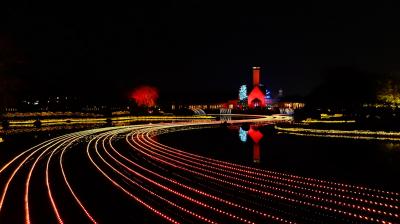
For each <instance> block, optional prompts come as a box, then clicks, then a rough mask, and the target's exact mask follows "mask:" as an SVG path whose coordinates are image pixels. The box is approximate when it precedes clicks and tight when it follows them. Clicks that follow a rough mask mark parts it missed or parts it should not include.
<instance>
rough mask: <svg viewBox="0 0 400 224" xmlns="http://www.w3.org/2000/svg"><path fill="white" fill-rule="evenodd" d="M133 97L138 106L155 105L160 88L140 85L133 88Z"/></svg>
mask: <svg viewBox="0 0 400 224" xmlns="http://www.w3.org/2000/svg"><path fill="white" fill-rule="evenodd" d="M132 98H133V99H134V100H135V102H136V104H137V105H138V106H144V107H154V106H156V103H157V99H158V90H157V88H155V87H152V86H140V87H138V88H136V89H134V90H133V92H132Z"/></svg>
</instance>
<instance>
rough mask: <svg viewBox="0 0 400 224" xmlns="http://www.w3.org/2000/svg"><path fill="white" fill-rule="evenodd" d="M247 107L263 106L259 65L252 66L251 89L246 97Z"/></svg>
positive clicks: (263, 96)
mask: <svg viewBox="0 0 400 224" xmlns="http://www.w3.org/2000/svg"><path fill="white" fill-rule="evenodd" d="M247 103H248V107H249V108H251V109H255V108H265V107H266V102H265V91H263V90H262V88H261V84H260V67H253V89H252V91H251V92H250V94H249V96H248V98H247Z"/></svg>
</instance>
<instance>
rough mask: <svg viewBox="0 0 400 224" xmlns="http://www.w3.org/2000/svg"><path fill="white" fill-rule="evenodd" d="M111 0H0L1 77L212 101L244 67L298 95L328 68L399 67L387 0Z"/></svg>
mask: <svg viewBox="0 0 400 224" xmlns="http://www.w3.org/2000/svg"><path fill="white" fill-rule="evenodd" d="M54 2H59V1H54ZM81 2H83V1H81ZM112 2H113V1H108V2H107V4H103V5H102V3H93V4H89V3H87V4H83V3H80V4H77V5H72V4H70V5H69V4H62V3H53V4H48V3H46V4H42V5H41V4H40V3H37V2H35V3H34V4H33V3H32V4H28V3H22V2H18V3H17V2H15V3H11V4H13V5H9V6H6V5H4V6H2V7H1V13H0V19H1V21H0V25H1V26H0V50H1V51H2V52H1V54H0V60H2V61H0V66H3V67H6V66H8V67H12V68H13V69H11V71H8V70H10V69H8V70H7V72H3V73H2V74H0V76H2V77H3V76H4V77H5V76H7V75H8V76H13V78H17V79H19V80H21V81H22V82H25V83H27V82H28V83H29V84H30V85H31V84H35V87H36V88H35V89H34V90H32V88H30V92H31V93H32V92H37V93H40V94H67V95H92V96H96V95H98V96H105V95H120V96H121V95H124V94H126V93H127V92H128V91H129V90H131V89H132V88H134V87H135V86H138V85H141V84H151V85H154V86H156V87H158V88H159V89H160V90H161V95H164V96H168V97H178V98H184V97H189V96H190V97H192V96H193V97H195V96H198V95H204V96H207V97H208V98H209V97H215V98H216V99H217V98H231V97H236V95H237V92H238V89H239V86H240V85H241V84H246V83H247V84H250V80H251V66H261V67H262V81H263V83H264V84H266V86H267V87H268V88H270V89H272V90H273V91H274V92H276V91H277V90H278V89H279V88H282V89H283V90H284V92H285V93H287V94H300V95H306V94H307V93H308V92H310V91H311V90H312V88H314V87H315V86H316V85H318V84H319V83H320V82H321V75H320V74H321V71H323V70H324V69H328V68H331V67H341V66H351V67H355V68H357V69H361V70H365V71H368V72H376V73H394V74H397V73H399V72H400V23H399V22H400V18H399V17H400V13H399V8H398V7H397V6H396V5H393V4H391V3H388V2H383V1H376V2H375V4H370V5H369V4H367V3H365V2H362V1H360V2H359V3H352V4H349V3H348V2H350V1H343V4H342V3H337V1H315V2H313V3H311V2H309V3H305V2H304V1H297V3H294V2H289V1H277V2H280V3H269V2H272V1H260V2H262V4H261V3H259V4H256V3H250V1H240V2H241V3H240V4H239V3H232V2H231V1H226V2H224V3H222V2H220V1H209V2H207V1H190V2H191V3H189V1H180V2H178V1H160V2H162V3H160V2H149V3H146V4H132V3H131V4H129V5H122V4H117V3H112ZM131 2H133V3H134V2H136V1H131ZM144 2H147V1H144ZM216 2H220V3H216ZM3 70H4V69H3ZM0 71H1V70H0ZM30 85H28V86H30ZM28 89H29V88H28ZM216 96H218V97H216Z"/></svg>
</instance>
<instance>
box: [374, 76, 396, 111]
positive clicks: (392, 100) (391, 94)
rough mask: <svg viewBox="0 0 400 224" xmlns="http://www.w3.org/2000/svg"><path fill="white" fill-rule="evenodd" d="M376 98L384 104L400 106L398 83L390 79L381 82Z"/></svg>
mask: <svg viewBox="0 0 400 224" xmlns="http://www.w3.org/2000/svg"><path fill="white" fill-rule="evenodd" d="M377 98H378V100H379V101H381V102H384V103H388V104H393V105H396V104H400V88H399V83H398V82H396V81H395V80H392V79H388V80H386V81H385V82H383V85H382V86H381V88H380V90H378V94H377Z"/></svg>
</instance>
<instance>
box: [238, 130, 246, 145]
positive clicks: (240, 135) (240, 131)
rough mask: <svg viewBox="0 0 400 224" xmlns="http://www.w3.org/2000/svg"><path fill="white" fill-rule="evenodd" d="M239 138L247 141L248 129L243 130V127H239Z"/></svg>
mask: <svg viewBox="0 0 400 224" xmlns="http://www.w3.org/2000/svg"><path fill="white" fill-rule="evenodd" d="M239 138H240V141H242V142H247V131H245V130H243V128H242V127H240V128H239Z"/></svg>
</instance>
